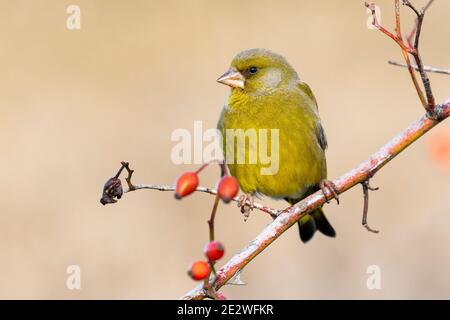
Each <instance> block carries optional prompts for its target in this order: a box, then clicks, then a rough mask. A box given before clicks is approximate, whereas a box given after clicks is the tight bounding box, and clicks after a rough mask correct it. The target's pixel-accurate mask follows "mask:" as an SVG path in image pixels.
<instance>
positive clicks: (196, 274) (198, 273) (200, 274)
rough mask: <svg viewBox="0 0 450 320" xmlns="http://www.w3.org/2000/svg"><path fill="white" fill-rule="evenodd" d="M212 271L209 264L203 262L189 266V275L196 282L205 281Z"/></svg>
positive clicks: (199, 261) (196, 262)
mask: <svg viewBox="0 0 450 320" xmlns="http://www.w3.org/2000/svg"><path fill="white" fill-rule="evenodd" d="M210 271H211V268H210V266H209V263H208V262H206V261H203V260H198V261H195V262H192V264H191V265H190V266H189V270H188V275H189V276H190V277H191V278H192V279H194V280H203V279H205V278H206V277H207V276H208V275H209V273H210Z"/></svg>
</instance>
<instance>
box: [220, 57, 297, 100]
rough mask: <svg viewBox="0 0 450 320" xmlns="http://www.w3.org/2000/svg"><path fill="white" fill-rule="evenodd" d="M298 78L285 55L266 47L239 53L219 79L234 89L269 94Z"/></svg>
mask: <svg viewBox="0 0 450 320" xmlns="http://www.w3.org/2000/svg"><path fill="white" fill-rule="evenodd" d="M298 79H299V78H298V75H297V73H296V72H295V70H294V69H293V68H292V67H291V66H290V65H289V63H288V62H287V61H286V59H285V58H284V57H282V56H280V55H279V54H277V53H274V52H272V51H269V50H266V49H250V50H246V51H242V52H241V53H239V54H238V55H237V56H236V57H235V58H234V59H233V61H232V62H231V67H230V69H229V70H228V71H227V72H225V73H224V74H223V75H222V76H221V77H220V78H219V79H217V81H218V82H220V83H222V84H225V85H228V86H230V87H231V88H232V89H233V90H243V91H245V92H247V93H250V94H267V93H269V92H270V91H272V90H274V89H277V88H280V87H282V86H287V85H289V84H291V83H292V82H294V81H298Z"/></svg>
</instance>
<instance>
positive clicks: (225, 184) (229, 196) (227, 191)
mask: <svg viewBox="0 0 450 320" xmlns="http://www.w3.org/2000/svg"><path fill="white" fill-rule="evenodd" d="M217 192H218V194H219V197H220V198H221V199H222V200H223V201H224V202H225V203H228V202H230V201H231V200H233V198H234V197H236V195H237V194H238V192H239V182H238V181H237V180H236V178H235V177H232V176H223V177H222V178H221V179H220V181H219V185H218V186H217Z"/></svg>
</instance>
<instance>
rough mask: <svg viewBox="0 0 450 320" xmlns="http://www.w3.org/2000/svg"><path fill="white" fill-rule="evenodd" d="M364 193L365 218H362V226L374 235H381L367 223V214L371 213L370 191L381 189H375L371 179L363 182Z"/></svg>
mask: <svg viewBox="0 0 450 320" xmlns="http://www.w3.org/2000/svg"><path fill="white" fill-rule="evenodd" d="M361 185H362V188H363V193H364V209H363V217H362V225H363V226H364V227H365V228H366V229H367V230H368V231H369V232H372V233H379V232H380V231H378V230H375V229H372V228H371V227H370V226H369V224H368V223H367V214H368V212H369V191H377V190H379V188H373V187H371V186H370V184H369V179H367V180H365V181H363V182H361Z"/></svg>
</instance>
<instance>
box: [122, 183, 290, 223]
mask: <svg viewBox="0 0 450 320" xmlns="http://www.w3.org/2000/svg"><path fill="white" fill-rule="evenodd" d="M133 186H134V189H133V190H130V189H127V190H124V193H128V192H131V191H137V190H143V189H149V190H158V191H175V187H174V186H167V185H159V184H134V185H133ZM196 192H202V193H208V194H212V195H216V194H217V190H216V189H214V188H205V187H198V188H197V190H196ZM232 201H234V202H239V201H240V198H239V197H235V198H233V199H232ZM246 204H247V205H251V203H250V201H246ZM253 207H254V208H255V209H258V210H260V211H262V212H265V213H267V214H269V215H270V216H271V217H272V218H273V219H275V218H276V217H277V216H278V215H279V213H280V212H281V210H277V209H274V208H270V207H267V206H265V205H262V204H260V203H254V204H253Z"/></svg>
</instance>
